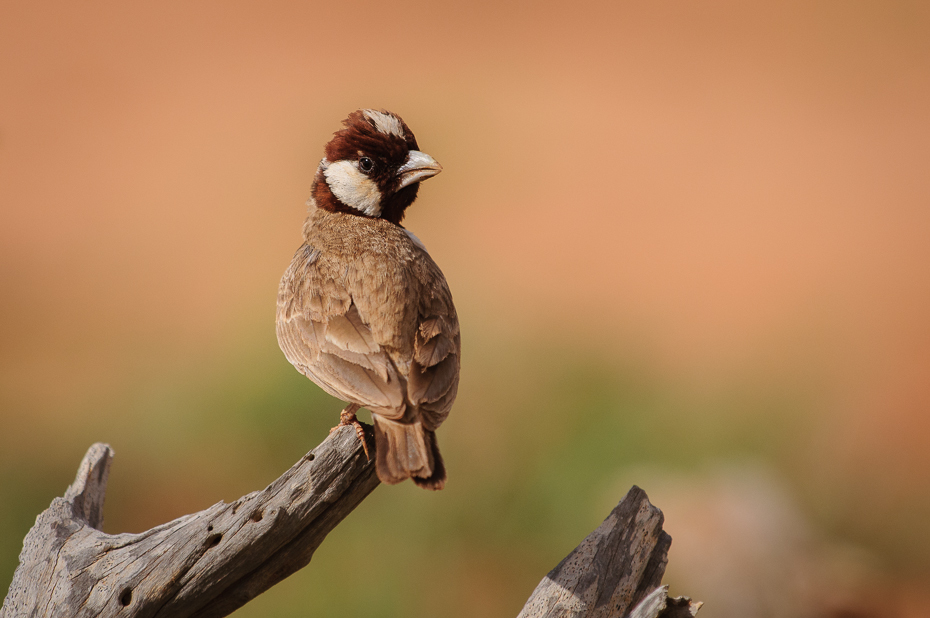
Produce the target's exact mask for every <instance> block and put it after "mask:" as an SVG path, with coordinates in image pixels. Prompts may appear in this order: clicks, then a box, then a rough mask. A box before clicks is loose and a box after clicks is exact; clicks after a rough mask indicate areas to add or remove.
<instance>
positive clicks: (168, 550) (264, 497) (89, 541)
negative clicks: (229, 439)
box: [0, 427, 378, 618]
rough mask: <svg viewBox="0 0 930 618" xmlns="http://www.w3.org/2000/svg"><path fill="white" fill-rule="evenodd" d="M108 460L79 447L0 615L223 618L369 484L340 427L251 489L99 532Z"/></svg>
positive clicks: (32, 534) (351, 435) (351, 436)
mask: <svg viewBox="0 0 930 618" xmlns="http://www.w3.org/2000/svg"><path fill="white" fill-rule="evenodd" d="M369 431H370V430H369ZM368 438H369V444H370V445H372V446H370V448H373V444H374V440H371V439H370V438H371V436H370V435H369V436H368ZM112 458H113V451H112V449H110V447H109V446H107V445H105V444H94V445H93V446H91V447H90V449H89V450H88V451H87V454H86V455H85V456H84V459H83V461H82V462H81V465H80V468H79V470H78V474H77V477H76V478H75V481H74V483H73V484H72V485H71V486H70V487H69V488H68V490H67V491H66V492H65V495H64V497H63V498H55V499H54V500H53V501H52V504H51V506H49V508H48V509H46V510H45V511H44V512H43V513H42V514H41V515H39V517H38V518H37V519H36V524H35V526H33V528H32V529H31V530H30V531H29V534H27V535H26V539H25V541H24V542H23V551H22V552H21V554H20V564H19V567H17V569H16V572H15V573H14V575H13V582H12V584H11V585H10V590H9V593H8V594H7V597H6V599H5V600H4V603H3V607H2V609H0V618H19V617H25V616H29V617H30V618H39V617H46V616H47V617H50V618H51V617H58V616H75V617H83V616H100V617H108V616H120V617H130V616H132V617H137V616H138V617H146V618H148V617H152V618H162V617H171V618H175V617H176V618H186V617H197V618H215V617H219V616H226V615H228V614H230V613H232V612H233V611H234V610H236V609H237V608H239V607H241V606H242V605H244V604H245V603H247V602H248V601H250V600H251V599H253V598H254V597H256V596H257V595H259V594H261V593H262V592H264V591H265V590H267V589H268V588H270V587H271V586H273V585H274V584H276V583H278V582H279V581H281V580H282V579H284V578H286V577H287V576H288V575H290V574H292V573H294V572H295V571H297V570H299V569H300V568H302V567H304V566H305V565H306V564H307V563H308V562H310V559H311V557H312V556H313V552H314V551H315V550H316V548H317V547H319V545H320V543H322V541H323V539H324V538H325V537H326V535H327V534H328V533H329V532H330V531H331V530H332V529H333V528H335V527H336V525H337V524H338V523H339V522H340V521H342V519H343V518H344V517H345V516H346V515H348V514H349V513H350V512H351V511H352V510H353V509H354V508H355V507H356V506H357V505H358V504H359V503H360V502H361V501H362V500H363V499H364V498H365V497H366V496H368V494H370V493H371V492H372V491H373V490H374V489H375V487H377V486H378V477H377V476H376V475H375V467H374V464H373V463H371V462H369V461H368V460H367V459H366V457H365V454H364V452H363V450H362V445H361V442H360V441H359V440H358V438H357V437H356V434H355V429H354V428H351V427H343V428H340V430H339V431H335V432H333V433H332V434H330V435H329V437H328V438H327V439H326V440H324V441H323V443H322V444H320V445H319V446H317V447H316V448H315V449H313V450H312V451H310V452H309V453H307V455H305V456H304V457H303V458H302V459H301V460H300V461H298V462H297V463H296V464H294V466H293V467H291V469H290V470H288V471H287V472H285V473H284V474H283V475H282V476H281V477H280V478H279V479H277V480H276V481H274V482H273V483H272V484H271V485H269V486H268V487H267V488H265V489H264V490H262V491H256V492H252V493H250V494H248V495H246V496H243V497H242V498H239V499H238V500H236V501H235V502H232V503H231V504H226V503H223V502H219V503H217V504H214V505H213V506H211V507H209V508H208V509H205V510H203V511H200V512H199V513H194V514H191V515H185V516H184V517H180V518H178V519H176V520H174V521H172V522H169V523H166V524H163V525H161V526H157V527H155V528H152V529H151V530H148V531H146V532H142V533H140V534H115V535H111V534H105V533H103V532H101V531H100V527H101V525H102V523H103V501H104V497H105V494H106V483H107V477H108V475H109V469H110V462H111V460H112Z"/></svg>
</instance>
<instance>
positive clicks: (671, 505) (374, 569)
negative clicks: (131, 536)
mask: <svg viewBox="0 0 930 618" xmlns="http://www.w3.org/2000/svg"><path fill="white" fill-rule="evenodd" d="M360 107H376V108H381V107H383V108H387V109H390V110H392V111H395V112H397V113H399V114H400V115H401V116H403V117H404V119H405V120H406V121H407V122H408V124H409V125H410V126H411V127H412V129H413V130H414V131H415V133H416V134H417V138H418V141H419V143H420V146H421V148H422V149H423V150H424V151H425V152H428V153H429V154H431V155H433V156H434V157H435V158H436V159H437V160H439V161H440V162H441V163H442V164H443V166H444V169H445V171H444V172H443V174H442V175H441V176H439V177H438V178H436V179H435V180H431V181H430V182H428V183H425V184H424V185H423V188H422V189H421V191H420V197H419V200H418V201H417V203H416V204H415V205H414V207H413V208H412V209H411V210H410V211H409V215H408V218H407V220H406V221H405V223H406V225H407V227H409V228H410V229H412V230H413V231H414V232H415V233H416V234H417V235H418V236H419V237H420V238H421V239H422V240H423V241H424V243H425V244H426V245H427V247H429V249H430V252H431V254H432V255H433V257H434V258H435V259H436V261H437V262H438V263H439V264H440V266H441V267H442V268H443V270H444V272H445V273H446V275H447V278H448V280H449V282H450V285H451V287H452V290H453V294H454V296H455V300H456V304H457V306H458V308H459V313H460V317H461V321H462V329H463V357H464V361H463V368H462V382H461V389H460V394H459V399H458V401H457V402H456V406H455V408H454V411H453V413H452V415H451V417H450V418H449V420H448V422H447V423H446V424H445V425H444V426H443V428H442V429H441V431H440V433H439V439H440V442H441V445H442V448H443V453H444V455H445V456H446V459H447V462H448V468H449V477H450V480H449V483H448V485H447V488H446V489H445V490H444V491H442V492H440V493H436V494H434V493H428V492H424V491H420V490H418V489H416V488H415V487H413V486H412V485H411V484H409V483H407V484H404V485H401V486H397V487H380V488H378V489H377V490H376V491H375V493H374V494H373V495H372V496H371V497H369V498H368V499H367V500H366V501H365V502H364V503H363V504H362V505H361V506H360V507H359V508H358V509H357V510H356V511H355V512H353V513H352V514H351V515H350V516H349V518H348V519H347V520H346V521H345V522H344V523H343V524H342V525H340V526H339V527H338V528H337V529H336V530H335V531H334V532H333V533H332V534H331V535H330V537H329V538H328V539H327V541H326V542H325V543H324V544H323V546H322V547H321V548H320V549H319V551H318V552H317V554H316V556H315V557H314V559H313V562H312V563H311V564H310V565H309V566H308V567H307V568H306V569H304V570H303V571H301V572H299V573H298V574H296V575H294V576H293V577H291V578H290V579H288V580H286V581H285V582H283V583H282V584H280V585H278V586H276V587H275V588H273V589H272V590H270V591H269V592H268V593H266V594H264V595H262V596H261V597H260V598H258V599H256V600H255V601H254V602H252V603H250V604H249V605H247V606H246V607H244V608H243V609H241V610H240V611H239V612H237V613H236V614H235V615H236V616H239V617H242V618H245V617H248V616H371V617H376V616H377V617H381V616H424V617H425V616H449V617H458V616H463V617H464V616H515V615H516V614H517V612H518V611H519V609H520V608H521V607H522V605H523V603H524V601H525V600H526V598H527V597H528V596H529V594H530V592H531V591H532V590H533V588H534V587H535V585H536V583H537V582H538V581H539V580H540V579H541V578H542V577H543V576H544V575H545V573H546V572H547V571H548V570H549V569H551V568H552V567H553V566H555V565H556V563H558V561H559V560H561V558H562V557H564V556H565V554H566V553H568V552H569V551H570V550H571V549H572V548H573V547H574V546H575V545H576V544H577V543H578V542H579V541H580V540H581V539H582V538H584V536H585V535H586V534H588V533H589V532H590V531H591V530H593V529H594V528H595V527H596V526H597V525H598V524H599V523H600V521H601V520H602V519H603V518H604V517H605V516H606V515H607V514H608V512H609V511H610V509H611V508H612V507H613V506H614V505H615V504H616V502H617V501H618V500H619V499H620V498H621V497H622V496H623V495H624V493H625V492H626V491H627V489H628V488H629V486H630V485H631V484H633V483H636V484H638V485H640V486H642V487H643V488H644V489H645V490H646V491H647V493H649V495H650V498H651V499H652V501H653V502H654V503H655V504H656V505H657V506H659V507H660V508H662V509H663V511H664V512H665V514H666V525H665V528H666V530H667V531H668V532H669V533H670V534H671V535H672V537H673V539H674V540H673V544H672V548H671V551H670V554H669V568H668V572H667V577H666V581H667V582H669V583H670V584H671V586H672V593H673V594H689V595H691V596H693V597H695V598H698V599H701V600H703V601H705V602H706V605H705V608H704V609H703V610H702V614H701V615H703V616H707V617H708V618H714V617H730V616H733V617H737V616H738V617H742V618H746V617H754V616H759V617H769V616H824V617H827V616H846V617H847V618H849V617H857V616H863V617H865V616H871V617H874V616H928V615H930V612H928V610H927V609H926V608H927V607H930V531H928V530H930V527H928V526H927V525H926V522H927V521H928V520H930V319H928V316H930V173H928V162H930V10H928V8H927V5H926V4H924V3H919V2H884V3H866V2H842V3H840V2H783V3H778V4H776V5H769V6H766V5H745V4H743V3H737V2H711V3H653V2H648V3H647V2H642V3H614V2H604V3H585V2H580V3H579V2H576V3H570V4H564V3H552V2H534V3H529V2H503V3H497V2H476V3H457V4H452V3H448V4H445V3H436V2H412V1H411V2H408V1H401V2H396V3H391V4H390V5H388V4H376V5H364V4H345V3H335V2H334V3H323V2H287V1H272V2H267V3H262V4H261V5H258V4H253V3H247V2H241V1H238V0H237V1H231V2H222V3H221V2H199V3H187V2H176V1H168V2H160V3H131V4H127V3H120V2H96V1H95V2H87V3H66V2H48V3H13V2H4V3H0V427H2V431H0V590H4V591H5V590H6V588H7V586H8V585H9V581H10V579H11V577H12V573H13V570H14V568H15V566H16V563H17V554H18V552H19V550H20V548H21V544H22V539H23V537H24V536H25V534H26V532H27V531H28V529H29V528H30V526H31V525H32V523H33V521H34V519H35V517H36V515H37V514H38V513H39V512H41V511H42V510H43V509H44V508H46V507H47V506H48V504H49V503H50V502H51V500H52V498H54V497H55V496H58V495H61V494H62V493H63V491H64V490H65V488H66V487H67V485H68V484H69V483H70V482H71V480H72V479H73V475H74V473H75V471H76V469H77V465H78V462H79V461H80V459H81V457H82V456H83V454H84V452H85V450H86V449H87V447H88V446H89V445H90V444H91V443H93V442H95V441H106V442H108V443H110V444H111V445H112V446H113V448H114V449H115V451H116V459H115V461H114V464H113V468H112V473H111V477H110V478H111V480H110V485H109V490H108V494H107V496H108V497H107V504H106V511H105V513H106V522H105V526H104V529H105V530H106V531H108V532H114V533H115V532H124V531H141V530H145V529H147V528H150V527H152V526H154V525H156V524H159V523H163V522H165V521H168V520H169V519H172V518H174V517H177V516H180V515H182V514H185V513H189V512H193V511H196V510H200V509H203V508H206V507H208V506H209V505H211V504H213V503H215V502H217V501H219V500H226V501H230V500H233V499H235V498H237V497H239V496H240V495H242V494H245V493H247V492H249V491H253V490H256V489H260V488H262V487H264V486H265V485H266V484H267V483H269V482H271V481H272V480H273V479H274V478H276V477H277V476H278V475H279V474H281V473H282V472H283V471H284V470H285V469H286V468H287V467H289V466H290V465H291V464H292V463H294V462H295V461H296V460H297V459H299V458H300V457H301V456H302V455H303V454H304V453H305V452H306V451H307V450H309V449H310V448H312V447H313V446H315V445H316V444H317V443H318V442H319V441H321V440H322V439H323V438H324V437H325V436H326V433H327V431H328V429H329V428H330V427H332V426H333V425H334V424H335V423H336V422H337V418H338V411H339V409H340V408H341V405H340V402H338V401H335V400H333V399H331V398H329V397H328V396H326V395H324V394H322V392H321V391H320V390H319V389H317V388H316V387H315V386H314V385H312V384H311V383H310V382H309V381H308V380H306V379H305V378H303V377H302V376H300V375H299V374H298V373H297V372H296V371H295V370H294V369H293V368H292V367H291V366H290V365H289V364H288V363H287V362H286V360H285V359H284V357H283V355H282V354H281V353H280V352H279V350H278V348H277V344H276V341H275V336H274V309H275V294H276V288H277V282H278V279H279V277H280V276H281V274H282V273H283V271H284V269H285V268H286V267H287V265H288V263H289V261H290V258H291V256H292V254H293V252H294V250H295V249H296V248H297V246H298V245H299V243H300V227H301V223H302V220H303V217H304V214H305V206H304V202H305V200H306V198H307V196H308V193H309V187H310V181H311V179H312V176H313V173H314V170H315V169H316V165H317V162H318V161H319V159H320V157H321V156H322V147H323V144H324V143H325V142H326V141H328V139H329V136H330V135H331V133H332V132H333V131H335V130H337V129H338V128H339V127H340V125H339V122H340V120H341V119H342V118H344V117H345V116H346V115H347V114H348V112H350V111H352V110H354V109H357V108H360ZM844 612H845V613H844Z"/></svg>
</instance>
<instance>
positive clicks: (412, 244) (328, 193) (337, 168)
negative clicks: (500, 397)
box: [276, 109, 461, 489]
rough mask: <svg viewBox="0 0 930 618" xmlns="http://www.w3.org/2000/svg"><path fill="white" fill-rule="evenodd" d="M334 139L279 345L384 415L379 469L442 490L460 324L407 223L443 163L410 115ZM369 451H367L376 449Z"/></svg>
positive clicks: (284, 294)
mask: <svg viewBox="0 0 930 618" xmlns="http://www.w3.org/2000/svg"><path fill="white" fill-rule="evenodd" d="M343 124H344V125H345V128H344V129H342V130H340V131H337V132H336V133H335V134H334V136H333V139H332V140H331V141H330V142H329V143H328V144H326V150H325V152H326V156H325V158H324V159H323V160H322V161H321V162H320V166H319V168H318V169H317V172H316V176H315V177H314V179H313V189H312V192H311V195H312V197H311V198H310V200H309V202H308V205H309V206H310V212H309V214H308V216H307V220H306V222H305V223H304V229H303V235H304V243H303V245H301V246H300V248H299V249H298V250H297V253H296V254H295V255H294V259H293V260H292V261H291V265H290V267H289V268H288V269H287V272H285V273H284V277H283V278H282V279H281V285H280V287H279V288H278V312H277V319H276V323H277V334H278V344H279V345H280V346H281V350H283V351H284V355H285V356H286V357H287V360H289V361H290V362H291V364H292V365H294V366H295V367H296V368H297V370H298V371H300V372H301V373H302V374H304V375H305V376H307V377H308V378H310V379H311V380H313V381H314V382H315V383H316V384H317V385H318V386H319V387H320V388H322V389H323V390H324V391H326V392H327V393H329V394H330V395H333V396H334V397H338V398H339V399H341V400H343V401H346V402H348V403H349V405H348V406H347V407H346V408H345V409H344V410H343V411H342V413H341V414H340V419H341V422H340V425H347V424H353V425H355V426H356V430H358V431H359V437H360V438H361V439H362V444H364V435H363V434H362V433H361V425H359V424H358V421H357V420H356V418H355V412H356V411H357V410H358V409H359V408H360V407H365V408H368V409H369V410H370V411H371V417H372V419H373V420H374V427H375V446H376V450H377V456H376V465H377V472H378V478H380V479H381V480H382V481H383V482H385V483H390V484H394V483H399V482H401V481H403V480H404V479H407V478H412V479H413V481H414V483H416V484H417V485H419V486H420V487H425V488H427V489H442V487H443V485H444V484H445V480H446V469H445V466H444V465H443V462H442V456H441V455H440V454H439V447H438V446H437V444H436V433H435V432H436V429H437V428H438V427H439V425H440V424H442V422H443V421H444V420H445V419H446V417H447V416H448V415H449V410H450V409H451V408H452V402H453V401H455V394H456V392H457V390H458V383H459V365H460V357H461V339H460V337H459V322H458V317H457V316H456V314H455V307H454V306H453V304H452V294H451V292H450V291H449V286H448V284H447V283H446V279H445V277H444V276H443V274H442V271H440V270H439V267H438V266H436V263H435V262H434V261H433V259H432V258H431V257H430V255H429V253H427V251H426V247H424V246H423V243H421V242H420V241H419V239H417V237H416V236H414V235H413V234H412V233H410V232H409V231H407V230H406V229H405V228H404V227H403V226H401V224H400V222H401V220H402V219H403V218H404V212H405V211H406V209H407V207H408V206H410V204H412V203H413V201H414V200H415V199H416V197H417V190H418V189H419V187H420V182H421V181H423V180H426V179H427V178H430V177H432V176H435V175H436V174H438V173H439V172H440V171H441V170H442V166H440V165H439V163H437V162H436V161H435V160H434V159H433V158H432V157H431V156H429V155H428V154H426V153H423V152H420V150H419V149H418V146H417V140H416V138H415V137H414V136H413V133H412V132H411V131H410V128H409V127H408V126H407V124H406V123H405V122H404V121H403V120H401V118H400V116H397V115H396V114H392V113H390V112H387V111H383V110H382V111H375V110H371V109H364V110H359V111H356V112H353V113H351V114H349V117H348V118H346V119H345V120H344V121H343ZM366 452H367V448H366Z"/></svg>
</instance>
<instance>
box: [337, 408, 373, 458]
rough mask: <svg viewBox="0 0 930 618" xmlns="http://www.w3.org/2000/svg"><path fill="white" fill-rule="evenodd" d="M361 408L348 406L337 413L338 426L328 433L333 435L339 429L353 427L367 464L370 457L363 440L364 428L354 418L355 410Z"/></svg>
mask: <svg viewBox="0 0 930 618" xmlns="http://www.w3.org/2000/svg"><path fill="white" fill-rule="evenodd" d="M360 407H361V406H358V405H356V404H350V405H348V406H346V408H345V409H344V410H343V411H342V412H340V413H339V424H338V425H336V426H335V427H333V428H332V429H330V430H329V433H333V432H334V431H336V430H337V429H339V428H340V427H346V426H348V425H351V426H353V427H355V435H357V436H358V439H359V440H360V441H361V443H362V449H363V450H364V451H365V459H367V460H368V461H369V462H370V461H371V455H370V454H369V453H368V441H367V440H365V427H364V426H363V425H362V422H361V421H360V420H358V417H356V416H355V412H356V410H358V409H359V408H360Z"/></svg>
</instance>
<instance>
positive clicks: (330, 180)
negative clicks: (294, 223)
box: [313, 109, 442, 223]
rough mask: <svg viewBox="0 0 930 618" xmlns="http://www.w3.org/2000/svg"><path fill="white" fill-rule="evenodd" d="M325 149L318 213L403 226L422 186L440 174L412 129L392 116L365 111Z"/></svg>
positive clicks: (317, 186) (317, 183)
mask: <svg viewBox="0 0 930 618" xmlns="http://www.w3.org/2000/svg"><path fill="white" fill-rule="evenodd" d="M342 123H343V124H344V125H345V128H344V129H342V130H340V131H337V132H336V133H335V134H333V139H332V140H330V142H329V143H328V144H326V157H325V158H324V159H323V160H322V161H320V167H319V169H318V170H317V174H316V177H315V178H314V181H313V201H314V202H316V205H317V207H318V208H322V209H324V210H329V211H333V212H346V213H350V214H355V215H360V216H365V217H380V218H382V219H385V220H387V221H391V222H392V223H400V221H401V219H403V218H404V211H405V210H406V209H407V207H408V206H410V204H412V203H413V201H414V200H415V199H416V197H417V190H418V189H419V187H420V182H421V181H423V180H426V179H427V178H430V177H432V176H435V175H436V174H438V173H439V172H440V171H442V166H441V165H439V163H437V162H436V160H435V159H433V158H432V157H431V156H429V155H428V154H426V153H424V152H420V150H419V149H418V147H417V139H416V138H415V137H414V136H413V132H412V131H411V130H410V127H408V126H407V124H406V123H405V122H404V121H403V120H402V119H401V118H400V116H398V115H396V114H392V113H391V112H388V111H384V110H381V111H376V110H372V109H361V110H358V111H355V112H352V113H351V114H349V117H348V118H346V119H345V120H343V121H342Z"/></svg>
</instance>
